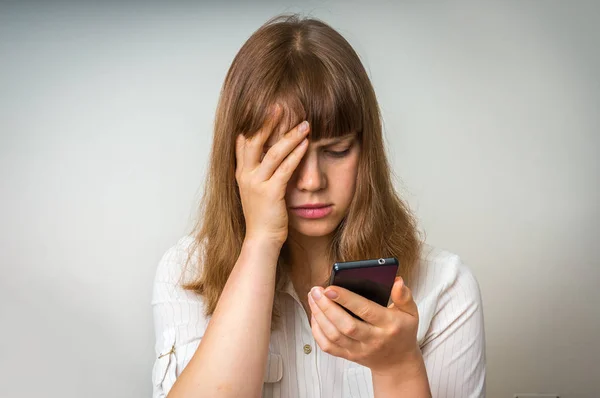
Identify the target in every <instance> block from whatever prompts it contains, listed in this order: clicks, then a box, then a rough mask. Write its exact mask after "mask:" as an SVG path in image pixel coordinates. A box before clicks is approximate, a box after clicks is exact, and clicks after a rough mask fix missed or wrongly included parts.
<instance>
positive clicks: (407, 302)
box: [389, 277, 419, 317]
mask: <svg viewBox="0 0 600 398" xmlns="http://www.w3.org/2000/svg"><path fill="white" fill-rule="evenodd" d="M391 298H392V304H390V306H389V307H390V308H397V309H399V310H400V311H402V312H406V313H407V314H410V315H412V316H414V317H418V316H419V311H418V309H417V304H416V303H415V301H414V299H413V296H412V292H411V291H410V289H409V288H408V286H406V285H405V284H404V280H403V279H402V277H396V281H395V282H394V286H393V287H392V294H391Z"/></svg>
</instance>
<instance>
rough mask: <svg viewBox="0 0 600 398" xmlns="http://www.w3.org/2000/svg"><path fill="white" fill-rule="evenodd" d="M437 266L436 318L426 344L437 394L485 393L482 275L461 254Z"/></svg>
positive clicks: (470, 397)
mask: <svg viewBox="0 0 600 398" xmlns="http://www.w3.org/2000/svg"><path fill="white" fill-rule="evenodd" d="M444 263H445V264H443V266H442V267H440V268H438V269H437V274H438V275H442V278H441V281H440V283H439V284H438V285H439V286H440V289H439V290H438V289H434V290H437V294H436V299H437V300H436V301H437V304H436V305H435V307H432V311H430V312H431V313H430V314H424V315H425V316H428V315H429V316H430V321H431V323H430V324H429V328H428V330H427V333H426V336H424V341H423V343H422V344H421V350H422V353H423V359H424V361H425V366H426V368H427V375H428V378H429V383H430V386H431V393H432V395H433V397H435V398H454V397H456V398H475V397H477V398H479V397H485V333H484V325H483V309H482V300H481V294H480V290H479V285H478V283H477V280H476V279H475V277H474V276H473V274H472V273H471V271H470V270H469V269H468V268H467V267H466V266H465V265H464V264H462V262H461V261H460V259H459V258H458V257H457V256H451V257H446V259H445V261H444Z"/></svg>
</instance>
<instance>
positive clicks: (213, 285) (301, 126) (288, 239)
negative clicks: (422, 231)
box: [153, 16, 485, 398]
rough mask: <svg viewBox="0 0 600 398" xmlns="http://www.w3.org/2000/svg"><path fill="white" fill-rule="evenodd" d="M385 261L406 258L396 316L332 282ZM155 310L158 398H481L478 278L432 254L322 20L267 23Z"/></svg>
mask: <svg viewBox="0 0 600 398" xmlns="http://www.w3.org/2000/svg"><path fill="white" fill-rule="evenodd" d="M381 257H396V258H398V259H399V260H400V264H401V267H400V271H399V275H398V277H397V278H396V282H395V284H394V287H393V290H392V294H391V299H390V304H389V306H388V307H383V306H380V305H378V304H376V303H374V302H372V301H369V300H367V299H366V298H363V297H361V296H359V295H357V294H354V293H352V292H350V291H347V290H344V289H342V288H339V287H327V284H326V282H327V280H328V278H329V275H330V272H331V267H332V264H333V263H334V262H336V261H349V260H360V259H373V258H381ZM408 286H410V289H409V287H408ZM343 307H345V308H347V309H349V310H351V311H352V312H354V313H355V314H357V315H359V316H360V317H361V319H362V320H358V319H356V318H354V317H352V316H351V315H349V314H348V313H347V312H346V311H345V310H344V308H343ZM153 308H154V318H155V327H156V338H157V341H156V362H155V365H154V369H153V379H154V397H164V396H166V395H167V394H168V396H169V397H172V398H176V397H259V396H261V394H262V396H263V397H323V398H331V397H373V396H374V397H377V398H384V397H411V398H418V397H429V396H434V397H460V398H463V397H481V396H483V395H484V391H485V349H484V330H483V315H482V308H481V299H480V294H479V289H478V285H477V282H476V280H475V278H474V277H473V275H472V274H471V272H470V271H469V269H468V268H467V267H466V266H464V265H463V264H462V263H461V262H460V260H459V258H458V257H457V256H455V255H453V254H451V253H448V252H443V251H436V250H433V249H431V248H428V247H426V246H425V245H421V243H420V241H419V239H418V235H417V231H416V227H415V222H414V221H413V218H412V216H411V214H410V213H409V210H408V209H407V207H406V206H405V204H404V203H403V202H402V201H401V200H400V199H399V197H398V195H397V194H396V192H395V191H394V188H393V185H392V182H391V178H390V169H389V166H388V162H387V159H386V153H385V149H384V145H383V139H382V131H381V120H380V115H379V110H378V105H377V100H376V98H375V93H374V91H373V87H372V85H371V83H370V81H369V78H368V76H367V74H366V72H365V69H364V67H363V66H362V64H361V62H360V60H359V58H358V56H357V54H356V53H355V52H354V50H353V49H352V47H351V46H350V45H349V44H348V42H346V40H344V38H343V37H342V36H340V34H338V33H337V32H336V31H335V30H333V29H332V28H331V27H330V26H328V25H326V24H325V23H323V22H320V21H317V20H314V19H300V18H298V17H296V16H292V17H281V18H277V19H275V20H272V21H270V22H268V23H267V24H266V25H264V26H262V27H261V28H260V29H259V30H258V31H256V32H255V33H254V34H253V35H252V36H251V37H250V38H249V39H248V41H247V42H246V43H245V44H244V46H243V47H242V48H241V50H240V51H239V53H238V54H237V56H236V57H235V59H234V60H233V63H232V65H231V68H230V69H229V72H228V74H227V77H226V78H225V82H224V85H223V88H222V92H221V98H220V101H219V106H218V109H217V112H216V121H215V128H214V141H213V148H212V153H211V158H210V169H209V173H208V181H207V185H206V189H205V196H204V199H203V207H202V209H201V216H200V220H199V222H198V224H197V227H196V228H195V231H194V232H193V234H191V235H190V236H188V237H186V238H183V239H182V240H181V241H180V242H179V243H178V244H177V245H176V246H175V247H173V248H172V249H170V250H169V251H168V252H167V253H166V254H165V256H164V257H163V259H162V261H161V262H160V265H159V267H158V271H157V275H156V281H155V286H154V296H153Z"/></svg>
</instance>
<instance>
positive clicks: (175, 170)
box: [0, 0, 600, 398]
mask: <svg viewBox="0 0 600 398" xmlns="http://www.w3.org/2000/svg"><path fill="white" fill-rule="evenodd" d="M98 3H100V2H98ZM222 3H224V4H223V5H219V3H217V2H214V3H202V2H192V1H179V2H164V3H162V4H160V3H154V2H136V3H134V2H124V3H123V2H104V3H102V4H92V3H91V2H72V3H70V2H41V1H40V2H37V3H34V2H2V3H1V5H0V173H1V174H0V189H1V192H0V193H1V195H0V220H1V225H0V266H1V271H2V274H1V279H0V325H1V327H0V375H1V376H0V379H1V380H2V396H7V397H64V398H70V397H90V398H94V397H98V398H99V397H148V396H150V394H151V381H150V375H151V367H152V364H153V359H154V358H153V357H154V352H153V344H154V335H153V333H154V332H153V326H152V318H151V308H150V304H149V303H150V298H151V290H152V280H153V277H154V271H155V267H156V265H157V263H158V261H159V259H160V256H161V255H162V253H163V252H164V251H165V250H166V249H167V248H168V247H170V246H171V245H173V244H174V243H175V242H176V240H177V239H178V238H179V237H181V236H182V235H184V234H185V233H186V232H187V231H188V229H189V227H190V226H191V221H190V220H191V218H192V217H193V214H194V212H195V206H196V203H197V200H198V198H199V195H200V193H201V187H202V183H203V178H204V172H205V166H206V162H207V158H208V153H209V149H210V143H211V134H212V132H211V127H212V122H213V116H214V111H215V107H216V103H217V99H218V94H219V90H220V86H221V83H222V81H223V78H224V77H225V73H226V71H227V68H228V66H229V64H230V62H231V61H232V59H233V57H234V55H235V54H236V52H237V50H238V49H239V48H240V46H241V45H242V43H243V42H244V41H245V40H246V39H247V38H248V37H249V35H250V34H251V33H252V32H253V31H254V30H255V29H257V28H258V27H259V26H260V25H261V24H262V23H263V22H265V21H266V20H267V19H269V18H270V17H272V16H274V15H276V14H279V13H281V12H293V11H300V12H303V13H304V14H310V15H313V16H316V17H319V18H322V19H324V20H325V21H327V22H329V23H330V24H331V25H332V26H333V27H335V28H337V29H338V30H339V31H340V32H341V33H342V34H343V35H344V36H345V37H346V38H347V39H348V40H349V41H350V43H351V44H352V45H353V46H354V47H355V48H356V50H357V51H358V52H359V54H360V55H361V57H362V59H363V61H364V63H365V66H366V67H367V69H368V71H369V74H370V76H371V77H372V81H373V84H374V86H375V90H376V93H377V95H378V98H379V101H380V105H381V109H382V113H383V117H384V123H385V130H386V139H387V141H388V143H389V152H390V160H391V162H392V164H393V166H394V170H395V173H396V175H397V176H398V187H399V189H400V190H401V192H402V194H403V195H404V197H405V198H406V199H407V200H408V201H409V203H410V205H411V206H412V207H413V209H414V210H415V212H416V213H417V215H418V217H419V219H420V225H421V228H422V229H423V230H424V231H425V232H426V234H427V239H428V241H429V243H431V244H433V245H437V246H440V247H442V248H446V249H449V250H451V251H454V252H456V253H458V254H460V255H461V256H462V257H463V259H464V260H465V262H466V263H467V264H468V265H469V266H470V267H471V268H472V269H473V271H474V273H475V274H476V276H477V277H478V279H479V282H480V285H481V289H482V294H483V299H484V309H485V322H486V332H487V358H488V396H489V397H493V398H495V397H512V394H513V393H515V392H536V391H538V392H558V393H560V394H561V395H560V396H561V397H563V398H580V397H590V398H591V397H597V396H599V395H600V392H599V391H598V390H599V389H600V387H599V386H600V384H598V377H599V376H600V371H599V369H600V368H599V366H598V358H600V345H599V344H598V336H600V310H599V309H598V303H599V302H600V293H599V290H598V288H597V286H598V283H599V282H600V261H599V259H598V244H599V243H600V239H599V237H598V222H599V221H600V220H599V219H600V214H599V206H598V203H599V202H600V194H599V188H598V183H599V181H600V168H599V163H598V152H599V149H600V140H599V138H598V136H599V133H600V129H599V126H600V123H599V121H600V120H599V111H600V79H599V76H598V71H599V70H600V51H599V48H600V39H599V36H600V28H599V27H598V26H599V23H600V18H599V15H600V6H598V3H593V2H584V1H573V2H566V1H564V2H561V1H529V2H521V1H516V0H515V1H505V2H493V3H492V2H485V3H484V2H478V3H475V2H469V3H452V4H451V3H450V2H438V3H422V2H391V1H390V2H383V1H377V2H374V1H370V2H361V1H355V2H348V1H345V2H342V1H328V2H321V3H319V2H305V3H300V2H249V3H250V4H246V3H242V2H237V3H234V2H222Z"/></svg>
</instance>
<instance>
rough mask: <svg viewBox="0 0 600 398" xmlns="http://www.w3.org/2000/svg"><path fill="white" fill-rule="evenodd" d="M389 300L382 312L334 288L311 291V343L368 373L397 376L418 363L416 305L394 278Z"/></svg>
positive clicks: (420, 358)
mask: <svg viewBox="0 0 600 398" xmlns="http://www.w3.org/2000/svg"><path fill="white" fill-rule="evenodd" d="M391 299H392V303H391V304H390V305H389V306H388V307H387V308H386V307H383V306H381V305H379V304H377V303H375V302H373V301H370V300H368V299H366V298H364V297H362V296H359V295H358V294H355V293H352V292H351V291H349V290H346V289H344V288H341V287H339V286H329V287H327V288H326V289H325V290H323V288H322V287H313V288H312V290H311V291H310V293H309V294H308V302H309V304H310V308H311V311H312V317H311V327H312V333H313V336H314V338H315V340H316V342H317V344H319V347H321V349H322V350H323V351H325V352H327V353H329V354H331V355H335V356H337V357H342V358H345V359H348V360H350V361H352V362H356V363H358V364H360V365H363V366H366V367H368V368H370V369H371V371H372V372H373V373H374V374H380V375H391V374H398V372H400V373H403V369H406V368H407V366H408V367H412V365H417V366H420V365H422V363H423V362H422V361H423V359H422V356H421V351H420V349H419V346H418V344H417V327H418V325H419V314H418V310H417V305H416V303H415V302H414V300H413V297H412V293H411V291H410V289H409V288H408V287H406V286H405V285H404V282H403V280H402V278H399V277H398V278H396V281H395V282H394V286H393V288H392V294H391ZM336 303H337V304H336ZM338 304H339V305H338ZM340 305H341V306H343V307H345V308H347V309H348V310H350V311H352V312H353V313H354V314H356V315H357V316H359V317H360V318H361V319H363V321H361V320H360V319H356V318H354V317H353V316H351V315H350V314H348V313H347V312H346V311H345V310H344V309H343V308H341V307H340Z"/></svg>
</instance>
